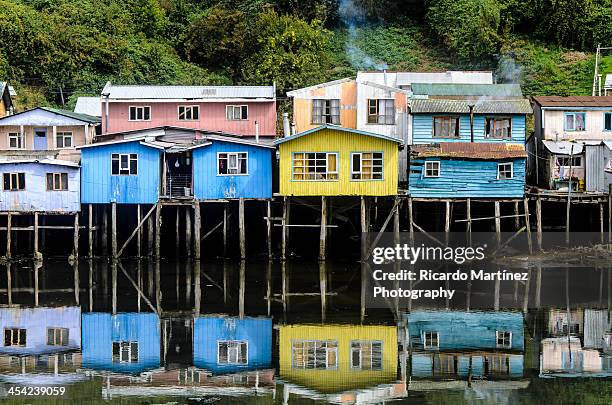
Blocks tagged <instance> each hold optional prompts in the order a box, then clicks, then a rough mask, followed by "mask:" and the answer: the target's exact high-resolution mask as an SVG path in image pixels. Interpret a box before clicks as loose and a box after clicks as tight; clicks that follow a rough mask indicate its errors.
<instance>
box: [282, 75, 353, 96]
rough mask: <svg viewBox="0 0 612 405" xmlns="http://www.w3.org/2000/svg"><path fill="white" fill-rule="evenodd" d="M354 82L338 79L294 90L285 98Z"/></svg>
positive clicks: (347, 79) (349, 79) (350, 79)
mask: <svg viewBox="0 0 612 405" xmlns="http://www.w3.org/2000/svg"><path fill="white" fill-rule="evenodd" d="M353 80H355V79H354V78H352V77H345V78H343V79H338V80H332V81H331V82H325V83H319V84H315V85H313V86H308V87H302V88H300V89H295V90H291V91H288V92H287V97H294V96H296V95H298V94H300V93H303V92H305V91H310V90H316V89H321V88H323V87H328V86H333V85H335V84H341V83H346V82H350V81H353Z"/></svg>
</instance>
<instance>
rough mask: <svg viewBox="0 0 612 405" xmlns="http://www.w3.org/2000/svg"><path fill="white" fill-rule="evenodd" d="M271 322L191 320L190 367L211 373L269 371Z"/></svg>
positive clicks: (214, 318) (215, 318)
mask: <svg viewBox="0 0 612 405" xmlns="http://www.w3.org/2000/svg"><path fill="white" fill-rule="evenodd" d="M271 363H272V319H271V318H243V319H240V318H236V317H229V316H223V315H217V316H201V317H198V318H196V319H195V320H194V331H193V365H194V366H195V367H198V368H202V369H206V370H209V371H211V372H213V373H214V374H221V373H235V372H238V371H245V370H257V369H263V368H269V367H270V364H271Z"/></svg>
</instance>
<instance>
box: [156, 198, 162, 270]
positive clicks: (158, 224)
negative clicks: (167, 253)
mask: <svg viewBox="0 0 612 405" xmlns="http://www.w3.org/2000/svg"><path fill="white" fill-rule="evenodd" d="M161 214H162V205H161V203H157V208H156V210H155V260H156V261H158V262H159V260H160V258H161V227H162V215H161Z"/></svg>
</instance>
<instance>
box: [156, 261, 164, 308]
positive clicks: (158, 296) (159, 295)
mask: <svg viewBox="0 0 612 405" xmlns="http://www.w3.org/2000/svg"><path fill="white" fill-rule="evenodd" d="M158 257H159V256H158ZM155 307H156V309H157V313H158V314H161V311H162V293H161V261H160V260H155Z"/></svg>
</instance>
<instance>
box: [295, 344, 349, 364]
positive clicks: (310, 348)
mask: <svg viewBox="0 0 612 405" xmlns="http://www.w3.org/2000/svg"><path fill="white" fill-rule="evenodd" d="M292 364H293V368H305V369H328V368H336V367H337V366H338V342H337V341H335V340H295V341H293V344H292Z"/></svg>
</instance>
